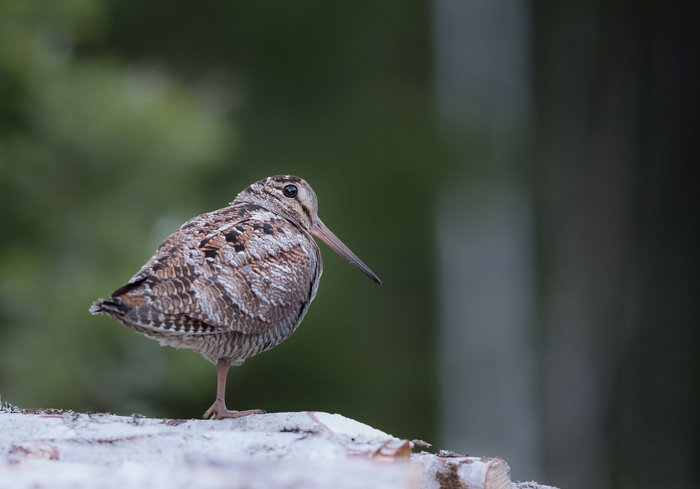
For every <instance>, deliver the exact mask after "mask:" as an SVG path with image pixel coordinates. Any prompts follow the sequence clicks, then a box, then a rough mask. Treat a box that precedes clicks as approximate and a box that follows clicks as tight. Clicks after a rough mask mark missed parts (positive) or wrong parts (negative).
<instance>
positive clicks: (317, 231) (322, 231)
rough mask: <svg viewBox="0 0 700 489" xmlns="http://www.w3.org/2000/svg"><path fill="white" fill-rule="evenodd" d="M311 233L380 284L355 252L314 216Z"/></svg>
mask: <svg viewBox="0 0 700 489" xmlns="http://www.w3.org/2000/svg"><path fill="white" fill-rule="evenodd" d="M311 234H313V235H314V236H316V237H318V238H320V239H321V240H322V241H323V242H324V243H326V244H327V245H328V246H330V247H331V249H332V250H333V251H335V252H336V253H338V254H339V255H340V256H342V257H343V258H345V259H346V260H347V261H349V262H350V263H351V264H352V265H354V266H355V267H356V268H357V269H358V270H359V271H361V272H362V273H364V274H365V275H367V276H368V277H369V278H371V279H372V280H373V281H374V282H376V283H378V284H380V285H381V283H382V282H381V281H380V280H379V279H378V278H377V276H376V275H375V274H374V273H373V272H372V270H370V269H369V267H368V266H367V265H365V264H364V263H362V261H361V260H360V259H359V258H358V257H356V256H355V253H353V252H352V251H350V248H348V247H347V246H345V245H344V244H343V242H342V241H340V240H339V239H338V238H337V236H336V235H335V234H333V233H332V232H331V230H330V229H328V228H327V227H326V225H325V224H323V223H322V222H321V220H320V219H319V218H318V216H316V218H315V219H314V223H313V224H312V225H311Z"/></svg>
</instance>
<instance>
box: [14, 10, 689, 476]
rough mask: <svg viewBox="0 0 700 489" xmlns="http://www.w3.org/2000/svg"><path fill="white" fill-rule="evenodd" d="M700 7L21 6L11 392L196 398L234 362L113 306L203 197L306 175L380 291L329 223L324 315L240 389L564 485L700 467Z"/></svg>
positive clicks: (197, 411)
mask: <svg viewBox="0 0 700 489" xmlns="http://www.w3.org/2000/svg"><path fill="white" fill-rule="evenodd" d="M699 18H700V9H699V8H698V5H697V3H696V2H686V1H681V0H673V1H670V2H661V1H646V2H641V3H639V2H631V1H622V0H613V1H610V2H602V1H594V0H566V1H563V2H555V1H554V0H531V1H527V0H507V1H506V0H504V1H503V2H489V1H486V0H468V1H467V0H463V1H460V0H435V1H432V2H431V1H428V0H420V1H398V0H386V1H381V2H366V1H365V2H346V3H328V2H322V1H320V0H310V1H304V2H282V1H270V2H251V1H228V2H224V1H217V0H206V1H202V2H187V1H183V0H170V1H167V2H166V1H163V0H121V1H116V0H54V1H43V0H5V1H3V2H1V3H0V395H2V400H3V401H9V402H11V403H12V404H15V405H18V406H20V407H23V408H40V407H44V408H46V407H54V408H63V409H72V410H76V411H92V412H101V411H109V412H113V413H117V414H124V415H129V414H131V413H134V412H137V413H142V414H145V415H148V416H160V417H170V418H190V417H200V416H201V415H202V413H203V412H204V411H205V410H206V408H208V407H209V405H210V404H211V403H212V402H213V400H214V397H215V390H216V385H215V368H214V366H213V365H211V364H209V363H208V362H206V361H205V360H204V359H203V358H202V357H201V356H200V355H199V354H197V353H194V352H191V351H181V350H174V349H172V348H162V347H160V346H159V345H158V344H157V343H156V342H154V341H151V340H148V339H146V338H144V337H142V336H140V335H137V334H134V333H133V332H131V331H130V330H128V329H127V328H125V327H123V326H121V325H119V324H118V323H116V322H115V321H114V320H111V319H110V318H107V317H93V316H90V314H89V313H88V308H89V306H90V304H91V303H92V302H93V301H94V300H96V299H97V298H100V297H107V296H108V295H109V294H110V293H111V292H112V291H113V290H114V289H115V288H117V287H118V286H120V285H122V284H123V283H125V282H126V281H127V280H128V279H129V278H130V277H131V276H132V275H133V274H134V273H135V272H136V271H137V270H138V269H139V268H140V267H141V265H143V263H145V261H146V260H147V259H148V258H149V257H150V256H151V254H152V253H153V252H154V251H155V248H156V247H157V246H158V244H159V243H160V241H161V240H162V239H164V238H165V237H166V236H167V235H169V234H170V233H171V232H173V231H174V230H176V229H177V228H178V226H179V225H181V224H182V223H184V222H185V221H186V220H187V219H189V218H190V217H193V216H195V215H198V214H201V213H204V212H208V211H211V210H214V209H217V208H221V207H224V206H225V205H226V204H227V203H228V202H230V201H231V200H233V198H234V197H235V196H236V194H237V193H238V192H239V191H240V190H242V189H243V188H244V187H246V186H247V185H249V184H250V183H252V182H254V181H257V180H259V179H261V178H264V177H267V176H270V175H274V174H295V175H299V176H301V177H303V178H304V179H306V180H307V181H308V182H309V183H310V184H311V185H312V186H313V188H314V190H315V191H316V193H317V195H318V198H319V215H320V217H321V218H322V219H323V221H324V222H325V224H327V225H328V227H329V228H330V229H331V230H333V231H334V232H335V234H337V235H338V236H339V237H340V238H341V239H342V240H343V241H344V242H345V243H346V244H347V245H348V246H349V247H350V248H351V249H352V250H353V251H354V252H355V253H356V254H357V255H358V256H359V257H360V258H361V259H362V260H363V261H364V262H365V263H366V264H367V265H368V266H369V267H370V268H371V269H372V270H373V271H374V272H375V273H376V274H377V275H378V276H379V277H380V278H381V280H382V282H383V285H382V286H380V287H378V286H376V285H374V284H373V283H371V282H370V281H369V280H367V278H366V277H364V276H363V275H362V274H360V273H358V272H357V270H355V269H354V268H352V267H351V266H349V265H348V264H347V263H346V262H345V261H343V260H342V259H341V258H339V257H338V256H337V255H335V254H334V253H333V252H332V251H331V250H329V249H328V248H327V247H325V245H323V244H321V248H322V253H323V257H324V264H325V267H324V275H323V278H322V280H321V286H320V288H319V293H318V296H317V298H316V300H315V301H314V303H313V306H312V307H311V308H310V312H309V314H308V315H307V317H306V319H305V320H304V323H303V325H302V326H301V327H300V328H299V330H298V331H297V332H296V333H295V334H294V335H293V336H291V337H290V338H289V339H288V340H286V341H285V342H284V343H283V344H281V345H280V346H278V347H277V348H275V349H273V350H271V351H269V352H266V353H264V354H262V355H259V356H257V357H253V358H251V359H249V360H248V361H247V362H246V363H245V364H244V365H243V366H242V367H239V368H235V369H232V370H231V371H230V373H229V378H228V392H227V399H228V406H229V408H231V409H252V408H263V409H265V410H267V411H268V412H276V411H299V410H319V411H328V412H337V413H341V414H343V415H345V416H348V417H351V418H354V419H357V420H359V421H362V422H365V423H367V424H370V425H372V426H374V427H376V428H378V429H381V430H384V431H387V432H390V433H392V434H394V435H395V436H399V437H403V438H409V439H414V438H421V439H424V440H427V441H429V442H433V443H437V444H438V445H439V446H440V448H448V449H453V450H459V451H467V450H468V451H469V453H470V454H472V455H482V454H483V455H501V456H503V457H504V458H506V460H508V461H509V462H510V463H511V467H512V469H513V479H514V480H518V479H520V480H526V479H530V478H538V479H540V482H542V483H548V484H553V485H559V486H561V487H565V488H567V489H571V488H579V487H580V488H584V487H625V488H626V487H667V486H669V487H697V481H698V480H700V464H698V463H697V461H698V460H700V416H698V414H697V413H698V412H700V411H699V410H698V405H699V404H700V259H699V256H700V253H698V251H699V250H700V198H699V197H698V194H699V192H698V183H699V182H700V178H698V177H699V175H698V163H699V162H700V151H699V150H698V144H697V142H696V139H697V129H700V127H698V126H699V124H698V123H699V122H700V121H699V118H700V116H699V114H700V97H699V90H698V87H699V86H700V64H698V62H697V60H698V59H700V34H698V32H699V30H698V29H697V22H698V19H699ZM511 245H513V246H512V247H510V248H509V246H511ZM513 284H515V285H513ZM511 286H512V290H511ZM474 297H477V298H478V299H474ZM460 308H461V309H460ZM475 311H476V312H475ZM499 314H500V316H499ZM508 314H510V316H509V315H508ZM460 335H461V336H460ZM489 335H491V336H489ZM470 376H471V377H470ZM489 386H493V387H494V389H495V390H493V389H492V390H489ZM460 396H461V397H460ZM504 426H505V427H506V429H504V428H503V427H504ZM499 429H500V431H499ZM489 433H491V434H492V436H490V435H489ZM516 434H517V436H516ZM487 452H488V453H487Z"/></svg>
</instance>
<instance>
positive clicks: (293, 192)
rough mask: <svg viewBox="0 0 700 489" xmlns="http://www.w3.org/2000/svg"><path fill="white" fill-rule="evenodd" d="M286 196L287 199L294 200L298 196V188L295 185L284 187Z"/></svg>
mask: <svg viewBox="0 0 700 489" xmlns="http://www.w3.org/2000/svg"><path fill="white" fill-rule="evenodd" d="M284 195H285V197H289V198H290V199H293V198H294V197H296V196H297V188H296V187H295V186H294V185H287V186H286V187H284Z"/></svg>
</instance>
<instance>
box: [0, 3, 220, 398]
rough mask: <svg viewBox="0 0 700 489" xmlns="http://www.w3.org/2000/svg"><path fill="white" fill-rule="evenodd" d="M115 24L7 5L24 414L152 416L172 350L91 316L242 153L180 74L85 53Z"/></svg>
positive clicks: (1, 238)
mask: <svg viewBox="0 0 700 489" xmlns="http://www.w3.org/2000/svg"><path fill="white" fill-rule="evenodd" d="M106 13H107V12H106V10H105V4H104V3H103V2H101V1H97V0H84V1H67V0H63V1H56V2H42V1H39V0H27V1H8V2H3V3H2V4H1V5H0V36H1V39H0V223H1V229H2V230H1V231H0V341H1V343H0V389H1V390H2V394H5V395H6V397H5V398H6V399H7V400H12V401H14V402H16V403H18V404H23V405H34V406H47V405H49V404H50V405H56V406H61V407H70V408H73V409H92V410H93V411H94V410H98V409H112V410H119V411H125V410H127V411H128V410H129V409H132V406H133V409H134V410H138V409H139V408H140V407H141V406H143V404H144V403H143V402H140V401H138V397H139V396H138V393H139V389H149V390H150V389H153V385H154V381H153V379H154V376H158V375H161V374H163V373H164V372H163V367H162V361H161V360H160V357H159V353H158V352H157V350H155V351H156V353H155V356H154V352H153V350H151V351H150V352H149V353H148V354H146V353H143V351H142V349H141V346H140V342H139V341H137V338H136V337H135V336H134V335H123V334H119V332H118V331H117V330H116V328H114V329H112V328H100V327H97V326H96V323H98V322H99V321H96V320H95V318H91V317H90V316H89V314H88V313H87V307H89V305H90V303H91V301H92V300H94V299H96V298H97V297H98V296H99V295H102V296H105V295H107V294H109V293H110V292H111V290H112V289H114V288H115V287H116V286H118V285H119V284H120V283H121V282H122V281H124V280H126V279H128V278H129V272H128V271H126V270H125V269H126V265H127V264H129V266H130V269H131V270H132V271H133V272H135V271H136V270H138V266H139V265H138V264H139V262H140V261H141V260H142V259H143V257H144V256H147V255H148V254H149V253H150V252H151V251H152V250H153V249H154V248H155V246H157V244H158V241H159V240H160V239H162V238H164V237H165V236H167V234H169V233H170V232H172V231H173V230H174V229H176V228H177V226H178V225H179V224H180V223H181V222H182V221H183V220H185V219H186V218H188V217H189V216H190V215H191V214H192V213H194V212H195V209H197V208H198V206H197V202H198V193H199V191H200V189H201V186H200V182H201V175H203V172H206V171H213V170H214V169H215V168H216V167H220V165H221V164H222V163H223V162H224V160H225V158H226V156H227V155H228V154H229V152H230V149H231V141H232V140H233V134H234V133H233V130H232V126H231V124H230V123H229V122H228V121H227V120H226V119H225V117H224V114H222V113H221V111H220V110H219V109H218V108H217V107H216V106H212V105H211V104H210V103H208V102H207V101H205V100H202V98H201V97H198V95H197V93H196V92H195V91H194V90H193V89H192V88H189V87H187V86H186V85H184V84H183V83H181V82H178V81H177V80H176V79H174V78H173V77H172V76H170V75H169V74H168V73H167V72H166V71H164V70H162V69H157V68H154V67H149V66H138V65H134V64H130V63H127V62H125V61H124V60H122V59H119V58H118V57H114V56H107V55H93V56H76V55H75V49H74V46H75V44H76V43H79V42H82V43H89V42H91V41H93V40H96V39H99V38H100V36H101V35H102V33H103V26H104V18H105V15H106ZM176 375H177V373H174V374H173V377H174V376H176ZM172 381H175V378H173V379H172ZM135 398H136V399H135ZM129 399H132V400H131V401H130V400H129ZM143 409H144V410H147V408H146V407H145V406H144V407H143Z"/></svg>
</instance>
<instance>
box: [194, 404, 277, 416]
mask: <svg viewBox="0 0 700 489" xmlns="http://www.w3.org/2000/svg"><path fill="white" fill-rule="evenodd" d="M251 414H265V411H263V410H262V409H250V410H248V411H229V410H228V409H226V406H225V405H224V403H223V402H221V403H220V402H218V401H217V402H215V403H214V404H213V405H212V406H211V407H210V408H209V409H207V412H206V413H204V416H203V417H204V419H226V418H242V417H243V416H250V415H251ZM210 416H211V418H209V417H210Z"/></svg>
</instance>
